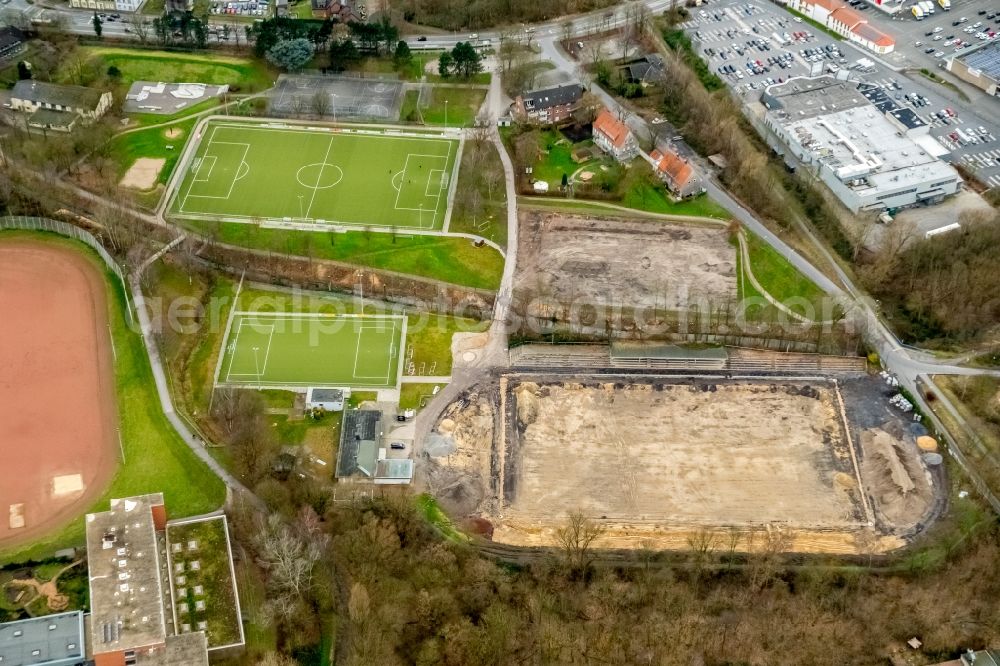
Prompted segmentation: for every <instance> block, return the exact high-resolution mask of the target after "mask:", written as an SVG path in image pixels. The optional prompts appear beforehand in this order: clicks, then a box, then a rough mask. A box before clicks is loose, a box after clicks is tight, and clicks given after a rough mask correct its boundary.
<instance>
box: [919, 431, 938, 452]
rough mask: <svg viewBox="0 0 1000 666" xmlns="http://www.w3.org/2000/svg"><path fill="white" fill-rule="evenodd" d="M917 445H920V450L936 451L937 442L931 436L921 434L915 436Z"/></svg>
mask: <svg viewBox="0 0 1000 666" xmlns="http://www.w3.org/2000/svg"><path fill="white" fill-rule="evenodd" d="M917 446H919V447H920V450H921V451H937V448H938V443H937V440H936V439H934V438H933V437H929V436H927V435H923V436H921V437H917Z"/></svg>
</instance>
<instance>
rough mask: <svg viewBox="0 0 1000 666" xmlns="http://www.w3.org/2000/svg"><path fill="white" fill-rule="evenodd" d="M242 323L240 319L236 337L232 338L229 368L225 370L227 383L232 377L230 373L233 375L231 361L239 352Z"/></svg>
mask: <svg viewBox="0 0 1000 666" xmlns="http://www.w3.org/2000/svg"><path fill="white" fill-rule="evenodd" d="M243 321H244V320H243V319H240V325H239V326H237V327H236V337H235V338H233V351H232V353H231V354H230V356H229V367H228V368H226V381H227V382H228V381H229V378H230V377H232V373H233V359H235V358H236V352H237V351H239V348H240V332H241V331H242V330H243Z"/></svg>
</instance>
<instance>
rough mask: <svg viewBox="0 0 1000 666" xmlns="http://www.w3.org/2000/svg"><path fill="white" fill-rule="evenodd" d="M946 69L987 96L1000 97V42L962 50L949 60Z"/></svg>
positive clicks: (993, 41) (985, 43)
mask: <svg viewBox="0 0 1000 666" xmlns="http://www.w3.org/2000/svg"><path fill="white" fill-rule="evenodd" d="M945 67H946V68H947V69H948V71H949V72H951V73H952V74H954V75H955V76H957V77H958V78H960V79H962V80H963V81H966V82H968V83H971V84H972V85H974V86H976V87H977V88H979V89H981V90H983V91H984V92H985V93H986V94H987V95H992V96H994V97H997V96H1000V41H998V40H991V41H988V42H983V43H981V44H976V45H974V46H970V47H969V48H966V49H962V50H961V51H959V52H958V53H956V54H955V55H953V56H952V57H950V58H948V60H947V63H946V65H945Z"/></svg>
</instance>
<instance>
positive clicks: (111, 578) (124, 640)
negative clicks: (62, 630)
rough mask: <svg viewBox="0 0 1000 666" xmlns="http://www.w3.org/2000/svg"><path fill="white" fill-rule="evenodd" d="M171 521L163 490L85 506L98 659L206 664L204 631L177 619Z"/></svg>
mask: <svg viewBox="0 0 1000 666" xmlns="http://www.w3.org/2000/svg"><path fill="white" fill-rule="evenodd" d="M216 519H219V520H223V521H225V516H220V517H217V518H216ZM170 524H172V523H168V521H167V510H166V506H165V505H164V502H163V495H162V493H154V494H150V495H142V496H138V497H128V498H125V499H113V500H111V505H110V509H109V510H108V511H102V512H99V513H90V514H87V517H86V524H85V527H86V532H87V567H88V574H89V580H90V608H91V613H90V631H89V635H88V637H87V638H88V640H89V649H88V654H90V655H92V656H93V660H94V664H95V666H127V665H128V666H131V665H132V664H135V665H136V666H208V652H209V649H210V648H209V644H208V637H207V635H206V632H205V631H203V630H202V628H201V627H198V628H197V629H196V630H193V631H192V630H186V628H185V627H181V626H178V624H179V623H178V622H177V621H176V620H175V614H174V612H173V609H175V608H176V607H177V606H178V604H179V603H180V602H178V601H177V600H175V589H174V586H173V585H172V584H171V577H170V576H171V571H170V570H169V568H168V561H169V560H168V556H167V549H168V547H169V546H170V544H169V538H168V536H167V534H166V530H167V527H168V525H170ZM182 547H183V545H182ZM230 562H231V559H230ZM221 582H222V583H228V581H221ZM232 584H233V585H235V582H233V583H232ZM235 594H236V592H235V590H233V595H234V597H235ZM182 601H185V602H186V601H187V596H186V595H185V596H184V597H183V599H182ZM234 612H236V613H237V614H238V612H239V607H238V604H237V606H236V610H235V611H234ZM240 635H242V630H241V631H240ZM240 644H242V642H241V643H240ZM227 647H229V646H227Z"/></svg>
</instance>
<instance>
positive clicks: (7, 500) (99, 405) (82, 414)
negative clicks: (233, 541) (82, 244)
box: [0, 236, 118, 546]
mask: <svg viewBox="0 0 1000 666" xmlns="http://www.w3.org/2000/svg"><path fill="white" fill-rule="evenodd" d="M105 289H106V286H105V281H104V276H103V275H102V274H101V272H100V271H99V269H98V268H97V267H96V266H95V265H94V264H93V263H92V262H91V261H90V260H89V259H88V258H87V257H86V256H84V255H82V254H80V253H78V252H76V251H74V250H71V249H69V248H66V247H63V246H60V245H57V244H54V243H48V242H40V241H35V240H26V239H24V238H20V237H16V236H13V237H10V236H0V312H2V313H3V326H0V456H2V463H0V512H2V514H3V518H2V519H0V546H7V545H13V544H14V543H20V542H23V541H27V540H30V539H32V538H36V537H38V536H40V535H42V534H44V533H46V532H47V531H49V530H51V529H53V528H54V527H57V526H58V525H61V524H63V523H65V522H66V521H68V520H70V519H71V518H72V517H73V516H74V515H75V514H77V513H82V512H83V511H85V510H86V509H87V507H88V506H89V505H90V503H92V502H93V501H94V499H95V498H97V497H98V496H99V495H100V494H101V493H102V492H103V491H104V489H105V487H106V486H107V484H108V482H109V481H110V478H111V475H112V474H113V472H114V470H115V468H116V465H117V463H118V455H117V454H118V443H117V439H116V435H115V420H116V410H115V393H114V372H113V366H112V359H111V354H110V349H109V342H110V338H109V331H108V323H107V307H108V306H107V300H106V292H105Z"/></svg>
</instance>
